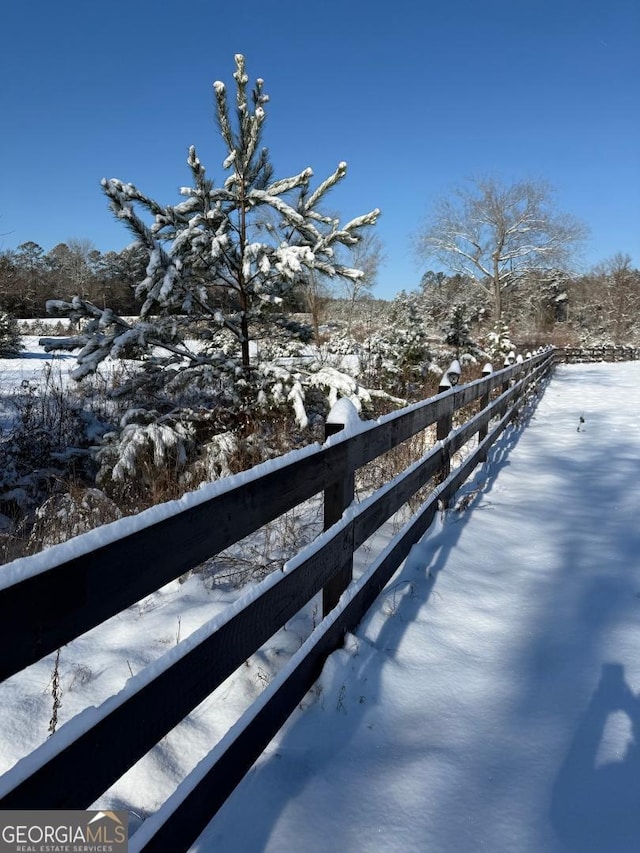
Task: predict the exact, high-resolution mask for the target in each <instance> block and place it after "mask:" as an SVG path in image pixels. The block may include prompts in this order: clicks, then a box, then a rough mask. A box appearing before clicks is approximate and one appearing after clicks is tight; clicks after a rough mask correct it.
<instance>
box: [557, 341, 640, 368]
mask: <svg viewBox="0 0 640 853" xmlns="http://www.w3.org/2000/svg"><path fill="white" fill-rule="evenodd" d="M639 358H640V349H639V348H638V347H632V346H613V345H611V346H599V347H564V348H563V349H560V350H557V359H558V361H565V362H568V363H570V364H575V363H576V362H592V361H636V360H638V359H639Z"/></svg>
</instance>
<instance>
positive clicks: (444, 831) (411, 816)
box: [0, 360, 640, 853]
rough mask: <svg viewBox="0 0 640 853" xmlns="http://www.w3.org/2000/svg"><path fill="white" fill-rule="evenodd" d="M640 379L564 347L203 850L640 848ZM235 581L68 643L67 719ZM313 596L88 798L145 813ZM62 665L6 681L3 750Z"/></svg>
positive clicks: (39, 719)
mask: <svg viewBox="0 0 640 853" xmlns="http://www.w3.org/2000/svg"><path fill="white" fill-rule="evenodd" d="M26 361H28V360H21V361H20V362H13V364H14V365H15V369H18V367H20V369H25V365H26ZM27 366H28V365H27ZM638 387H640V363H629V364H615V365H606V364H600V365H572V366H561V367H559V368H558V369H557V372H556V375H555V377H554V379H553V380H552V381H551V383H550V384H549V386H548V388H547V390H546V392H545V395H544V397H543V399H542V401H541V403H540V404H539V406H538V409H537V411H536V414H535V416H534V418H533V420H532V421H531V422H530V424H529V425H528V426H527V428H526V429H525V430H524V431H519V430H518V429H512V430H510V431H508V432H507V433H506V434H505V435H504V436H503V437H502V438H501V439H500V441H499V442H498V445H497V446H496V447H495V448H494V450H493V451H492V453H491V455H490V458H489V461H488V463H487V465H486V466H485V467H484V468H482V469H478V471H477V473H476V476H475V480H474V481H473V482H472V483H470V484H468V485H467V486H466V487H465V488H464V489H463V491H462V493H461V495H459V498H458V501H457V505H456V508H455V509H452V510H451V511H449V512H448V513H447V514H446V515H445V516H444V517H441V518H440V519H439V520H438V523H437V524H436V525H435V526H434V528H433V529H432V530H431V531H430V533H429V534H428V535H427V536H426V537H425V539H424V540H423V541H422V542H421V543H420V545H419V546H417V547H416V548H415V549H414V550H413V552H412V554H411V555H410V557H409V559H408V560H407V562H406V564H405V566H404V567H403V568H402V569H401V571H400V572H399V573H398V574H397V575H396V576H395V577H394V578H393V579H392V581H391V583H390V584H389V586H388V588H387V589H386V590H385V592H384V593H383V594H382V595H381V597H380V598H379V600H378V603H377V605H376V606H375V607H374V608H373V609H372V611H371V612H370V614H369V616H368V617H367V619H366V621H365V622H364V623H363V625H361V626H360V628H359V629H358V630H357V632H356V634H355V635H354V636H350V637H348V638H347V643H346V646H345V648H344V649H343V650H341V651H339V652H337V653H335V654H334V655H332V656H331V658H330V659H329V661H328V662H327V665H326V666H325V669H324V672H323V675H322V678H321V680H320V684H319V687H318V690H316V691H312V692H311V693H310V694H309V695H308V696H307V698H306V699H305V701H304V702H303V708H302V709H301V710H299V711H297V712H296V713H295V714H294V715H293V716H292V718H291V719H290V721H289V723H288V724H287V726H286V727H285V729H284V730H283V731H282V732H281V733H280V735H279V736H278V737H277V739H276V740H275V741H274V742H273V743H272V745H271V746H270V747H269V749H268V750H267V752H266V753H265V755H264V756H263V757H262V758H261V759H260V760H259V762H258V763H257V765H256V767H255V768H254V770H253V771H252V772H251V773H250V774H249V775H248V777H247V778H246V779H245V780H244V782H243V783H242V784H241V785H240V786H239V788H238V789H237V790H236V792H235V793H234V794H233V795H232V797H231V798H230V800H229V801H228V802H227V804H226V805H225V806H224V807H223V809H222V811H221V812H220V813H219V815H218V816H217V817H216V819H215V820H214V821H213V822H212V824H211V825H210V827H209V828H208V829H207V830H206V831H205V832H204V833H203V835H202V836H201V838H200V839H199V841H198V842H197V843H196V844H195V845H194V847H193V850H194V851H200V853H204V851H216V853H227V851H228V853H235V851H238V853H240V851H242V853H253V851H256V853H257V851H262V850H269V851H298V850H305V851H322V853H324V851H327V852H328V851H331V853H333V851H336V850H340V851H354V853H355V851H358V853H360V851H389V850H391V851H398V853H400V851H402V853H405V851H414V850H415V851H429V853H432V851H433V853H458V851H460V853H463V851H464V853H473V851H476V850H482V849H486V850H489V851H491V853H503V851H504V853H507V851H509V853H512V851H518V853H520V851H525V853H527V851H531V853H538V851H542V850H545V851H553V853H555V851H557V853H560V851H576V853H578V851H579V852H580V853H583V852H584V853H595V851H607V853H608V851H612V853H616V851H632V850H633V851H637V850H638V849H640V786H639V785H638V779H639V778H640V755H639V753H638V740H639V738H640V631H639V630H638V629H639V628H640V531H639V530H638V521H637V520H638V518H639V517H640V481H639V478H638V474H639V473H640V428H639V426H638V425H639V424H640V395H638V393H637V389H638ZM581 417H582V418H583V419H584V421H583V422H581V421H580V418H581ZM237 595H238V592H237V590H235V589H232V588H225V587H224V586H216V585H209V584H204V583H203V579H202V577H200V576H196V577H192V578H190V579H189V580H188V581H187V582H186V583H184V584H179V583H178V582H174V583H173V584H169V585H168V586H167V587H165V588H164V589H163V590H160V591H159V592H158V593H155V594H154V595H152V596H150V597H149V598H148V599H145V600H144V601H143V602H140V603H139V604H138V605H136V606H135V607H132V608H129V609H128V610H127V611H125V612H124V613H122V614H120V615H119V616H117V617H115V618H114V619H112V620H109V622H107V623H105V625H104V626H101V627H100V628H98V629H96V630H95V631H92V632H90V633H89V634H87V635H85V636H84V637H82V638H80V639H79V640H78V641H76V642H74V643H72V644H70V645H69V646H67V647H65V648H64V649H63V650H62V653H61V659H60V672H61V685H62V708H61V709H60V712H59V723H60V724H63V723H64V722H65V721H68V720H70V719H71V718H72V717H73V715H74V714H75V713H78V712H79V711H81V710H82V709H83V708H86V707H90V706H91V705H97V704H99V703H100V702H102V701H103V700H104V699H105V698H106V697H108V696H109V695H111V694H113V693H114V692H117V691H118V690H119V689H121V687H122V686H124V684H125V683H126V682H127V680H128V679H129V678H130V676H131V674H136V673H138V672H139V671H140V670H141V669H142V668H143V667H144V666H146V665H147V664H148V663H150V662H152V661H153V660H156V659H157V658H159V657H160V656H161V655H162V654H163V653H164V652H165V651H166V650H167V649H169V648H171V647H172V646H174V645H175V644H176V642H177V640H178V639H184V638H186V637H187V636H188V635H189V634H190V633H192V631H194V630H195V629H196V628H198V627H199V626H200V625H201V624H202V623H203V622H205V621H206V620H208V619H210V618H212V617H214V616H215V615H216V614H217V613H219V612H220V611H221V610H222V609H223V608H224V607H226V606H228V604H229V603H231V602H232V601H233V600H234V598H236V597H237ZM314 608H315V609H314ZM317 618H318V616H317V602H312V603H311V605H310V606H309V607H308V608H306V609H305V611H304V612H303V613H301V614H299V616H298V617H296V618H295V619H294V620H292V621H291V622H290V623H289V624H288V625H287V627H286V630H283V631H281V632H279V634H278V635H277V636H276V637H275V638H274V640H273V641H272V642H270V643H269V645H268V647H267V648H265V649H263V650H262V651H261V652H259V653H258V654H257V655H255V656H254V657H253V658H252V659H251V660H250V661H248V662H247V666H246V667H243V668H242V669H243V670H246V671H241V672H239V673H237V674H236V675H235V676H234V677H232V678H231V679H229V680H228V682H227V683H225V684H224V685H223V686H222V687H221V688H220V689H219V690H218V691H216V693H215V694H214V695H213V696H212V697H211V698H210V699H208V700H207V701H206V702H204V703H203V704H202V705H201V706H199V707H198V708H197V709H196V710H195V711H194V713H193V714H192V715H190V717H189V718H188V719H187V720H186V721H185V722H184V723H183V724H182V725H181V726H179V727H178V728H177V729H176V730H174V732H172V733H171V734H170V735H169V736H168V737H167V738H165V739H164V740H163V742H162V743H161V744H160V745H159V746H158V747H157V748H156V749H155V750H153V751H152V752H151V753H150V755H149V756H147V757H146V758H145V759H143V760H142V761H141V762H139V763H138V764H137V765H136V766H135V767H134V768H132V770H131V771H130V772H129V773H127V774H126V776H125V777H123V779H122V780H121V781H120V782H118V783H117V784H116V785H115V786H114V787H113V789H111V791H110V792H109V793H108V794H107V795H105V797H103V798H101V800H100V802H99V804H97V805H99V806H100V807H103V806H108V807H111V808H114V807H116V808H126V809H129V811H130V814H131V817H132V824H133V826H132V828H135V826H136V825H137V824H139V823H140V821H142V820H143V819H144V818H145V817H146V816H148V815H150V814H151V813H153V812H154V811H155V810H156V809H157V808H158V807H159V806H160V804H161V803H162V801H163V800H164V799H165V798H166V797H167V796H168V795H169V794H170V793H171V791H172V790H173V789H174V788H175V785H176V784H177V783H178V781H179V780H180V779H181V778H182V777H183V776H184V774H185V773H188V772H189V770H190V769H191V768H192V767H193V766H194V765H195V764H196V763H197V761H199V760H200V759H201V758H202V757H203V756H205V755H206V753H207V751H208V750H209V749H211V747H212V746H213V745H214V744H215V743H216V741H217V740H218V739H219V738H220V737H221V735H222V734H223V733H224V731H226V729H227V728H228V727H229V725H231V724H232V723H233V721H234V720H235V719H237V717H238V715H239V714H240V713H242V711H243V709H244V708H245V707H246V706H247V704H248V703H249V702H250V701H251V700H252V699H253V698H255V697H256V696H257V695H258V694H259V693H260V692H261V690H262V689H263V687H264V685H265V684H266V683H268V682H269V681H270V680H271V678H272V677H273V673H274V672H275V671H276V670H278V669H279V668H280V666H281V662H282V660H284V659H286V658H287V657H289V656H290V655H291V654H292V653H294V652H295V651H296V649H297V648H298V647H299V645H300V644H301V643H302V641H303V639H304V637H306V636H307V635H308V633H309V631H310V630H311V628H312V627H313V624H314V623H315V622H316V621H317ZM52 665H53V656H50V657H49V658H47V659H45V660H43V661H41V662H40V663H39V664H36V665H34V666H33V667H30V668H29V669H28V670H27V671H26V672H25V673H22V674H20V675H17V676H14V677H13V678H11V679H9V680H8V681H6V682H5V683H4V684H3V685H0V771H6V770H8V769H9V768H10V767H11V766H12V765H13V764H14V763H15V761H17V760H18V759H19V758H20V757H22V756H24V755H26V754H27V753H28V752H29V751H30V750H31V749H33V748H34V747H35V746H37V744H39V743H42V742H43V741H45V740H46V737H47V726H48V722H49V718H50V716H51V695H50V683H49V682H50V677H51V670H52ZM134 846H135V842H134Z"/></svg>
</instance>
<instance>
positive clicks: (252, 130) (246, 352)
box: [48, 54, 380, 381]
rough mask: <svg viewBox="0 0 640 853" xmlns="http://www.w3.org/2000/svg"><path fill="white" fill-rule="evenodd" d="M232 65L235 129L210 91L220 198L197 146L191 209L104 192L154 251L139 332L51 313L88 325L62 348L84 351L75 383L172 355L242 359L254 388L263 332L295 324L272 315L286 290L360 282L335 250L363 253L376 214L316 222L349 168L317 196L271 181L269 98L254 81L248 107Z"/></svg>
mask: <svg viewBox="0 0 640 853" xmlns="http://www.w3.org/2000/svg"><path fill="white" fill-rule="evenodd" d="M235 64H236V71H235V73H234V75H233V76H234V78H235V83H236V116H235V122H234V123H232V121H231V118H230V114H229V105H228V101H227V91H226V87H225V85H224V84H223V83H221V82H219V81H218V82H216V83H214V91H215V100H216V107H217V120H218V126H219V130H220V134H221V137H222V140H223V142H224V145H225V148H226V151H227V156H226V158H225V160H224V163H223V168H224V170H225V171H227V172H228V173H229V174H228V177H227V178H226V180H225V181H224V184H223V185H222V186H221V187H215V186H214V184H213V181H211V180H210V179H209V178H207V176H206V174H205V169H204V167H203V166H202V164H201V162H200V160H199V158H198V156H197V154H196V150H195V148H194V147H193V146H192V147H191V148H190V149H189V156H188V158H187V163H188V165H189V168H190V169H191V174H192V177H193V186H190V187H183V188H182V189H181V194H182V195H183V196H185V200H184V201H183V202H181V203H179V204H177V205H175V206H171V205H165V206H163V205H160V204H158V203H157V202H156V201H154V200H153V199H151V198H148V197H147V196H145V195H144V194H143V193H142V192H140V191H139V190H138V189H137V188H136V187H135V186H133V184H129V183H123V182H122V181H120V180H117V179H115V178H112V179H110V180H106V179H105V180H103V181H102V187H103V190H104V192H105V193H106V195H107V196H108V198H109V200H110V206H111V208H112V210H113V211H114V213H115V215H116V216H117V217H118V218H119V219H121V220H122V221H123V222H124V223H125V225H126V226H127V227H128V228H129V229H130V230H131V231H132V233H133V234H134V236H135V238H136V241H137V243H138V244H139V245H142V246H144V247H145V248H146V249H147V251H148V253H149V265H148V267H147V270H146V277H145V279H144V280H143V281H142V282H140V284H139V285H138V286H137V289H136V295H137V296H138V298H139V299H141V300H142V307H141V310H140V317H139V319H138V320H137V321H136V322H134V323H130V322H127V321H125V320H124V319H123V318H121V317H118V316H116V315H115V314H114V313H113V312H111V311H109V310H108V309H107V310H103V309H99V308H97V306H95V305H92V304H90V303H87V302H86V301H84V300H82V299H81V298H79V297H75V298H74V299H73V300H72V302H70V303H67V302H61V301H58V300H54V301H52V302H50V303H49V304H48V307H49V310H50V311H52V312H53V313H67V314H69V313H71V314H72V315H73V316H74V317H75V318H82V317H85V318H88V319H89V320H90V323H89V325H88V326H87V327H86V328H85V329H84V331H83V334H82V335H79V336H77V337H76V338H75V339H70V340H68V341H67V342H66V347H67V348H73V347H75V348H79V347H80V346H82V349H81V351H80V353H79V355H78V357H77V359H78V363H77V367H76V369H75V371H74V373H73V375H74V377H75V378H78V379H79V378H81V377H82V376H84V375H86V374H87V373H90V372H92V371H94V370H95V369H96V367H97V365H98V364H99V362H100V361H102V360H103V359H104V358H105V357H106V356H107V355H109V354H112V355H117V354H118V353H119V352H120V351H122V350H123V349H124V348H125V347H130V346H131V345H133V346H134V347H136V348H142V349H143V350H145V351H148V350H149V349H150V348H151V347H161V348H164V350H165V351H167V352H168V356H167V360H168V361H170V362H172V363H173V364H175V363H176V356H177V357H179V358H181V359H184V360H185V362H186V363H188V364H191V365H201V364H203V363H205V362H207V363H209V364H213V365H218V366H220V365H221V364H222V363H223V362H225V363H228V360H229V358H230V357H231V358H233V357H234V355H235V353H234V350H235V351H236V352H237V354H238V355H239V357H240V361H241V365H242V368H243V369H244V370H243V374H244V379H245V381H246V379H247V378H248V368H249V367H250V365H251V353H252V351H251V348H250V341H251V338H252V336H253V335H255V334H256V332H257V330H258V329H259V328H260V326H261V324H264V323H265V322H267V323H268V324H269V326H270V328H271V332H270V334H271V336H273V334H275V333H276V332H278V331H279V330H282V329H285V330H286V329H287V326H288V325H290V324H288V323H287V319H286V317H285V316H284V315H282V314H278V312H277V309H276V308H274V306H277V305H278V304H279V303H281V302H282V298H283V296H285V295H286V293H287V291H289V290H290V289H291V288H292V287H293V286H294V285H296V284H299V283H300V282H304V280H305V278H306V277H308V276H310V275H311V274H313V272H314V271H315V272H317V273H320V274H321V275H325V276H328V277H329V278H334V277H338V278H342V279H354V278H358V277H360V276H361V275H362V273H361V272H359V271H358V270H354V269H350V268H348V267H347V266H345V265H343V264H341V263H340V262H339V260H338V256H337V254H336V249H337V248H338V247H339V246H340V245H342V246H346V247H350V246H354V245H355V244H357V243H358V242H359V241H360V239H361V229H362V228H364V227H365V226H368V225H372V224H374V223H375V221H376V219H377V217H378V215H379V213H380V211H379V210H373V211H371V212H370V213H367V214H365V215H364V216H359V217H357V218H355V219H352V220H351V221H350V222H348V223H347V224H345V225H340V222H339V220H338V219H335V218H332V217H330V216H327V215H324V214H323V213H321V212H319V210H318V205H319V203H320V202H321V201H322V200H323V199H324V197H325V196H326V194H327V192H328V191H329V190H330V189H331V188H332V187H334V186H335V185H336V184H337V183H338V182H339V181H340V180H342V178H344V176H345V174H346V164H345V163H340V164H339V165H338V168H337V169H336V171H335V172H334V173H333V174H332V175H330V176H329V177H328V178H327V179H326V180H325V181H323V182H322V183H321V184H320V185H319V186H318V187H317V189H315V190H314V191H311V190H310V188H309V180H310V178H311V177H312V175H313V172H312V170H311V169H309V168H307V169H305V170H304V171H303V172H300V174H298V175H294V176H293V177H289V178H284V179H282V180H273V179H272V166H271V163H270V160H269V152H268V150H267V149H266V148H264V147H262V134H263V127H264V122H265V104H266V103H267V101H268V100H269V99H268V96H267V95H266V94H265V93H264V91H263V81H262V80H261V79H257V80H256V83H255V87H254V88H253V91H252V93H251V98H250V100H251V103H250V101H249V98H248V95H247V84H248V82H249V78H248V76H247V74H246V71H245V60H244V57H243V56H242V55H240V54H238V55H236V57H235ZM234 124H235V126H234ZM136 204H137V205H139V206H140V208H141V209H142V210H143V211H144V212H145V213H146V214H150V215H151V217H152V218H153V222H152V224H151V225H147V224H146V222H145V221H144V220H143V218H142V217H141V216H139V215H138V213H137V212H136V210H135V205H136ZM229 335H230V336H231V339H232V340H231V343H230V341H229ZM187 338H188V339H190V340H193V339H194V338H198V339H199V343H198V346H197V347H195V348H194V347H193V346H192V345H190V344H189V343H188V342H187ZM233 342H235V346H234V344H233ZM48 343H49V344H50V345H51V346H53V345H54V344H53V342H52V341H51V342H48ZM158 363H159V362H158V359H157V358H156V359H154V364H155V365H156V366H157V365H158Z"/></svg>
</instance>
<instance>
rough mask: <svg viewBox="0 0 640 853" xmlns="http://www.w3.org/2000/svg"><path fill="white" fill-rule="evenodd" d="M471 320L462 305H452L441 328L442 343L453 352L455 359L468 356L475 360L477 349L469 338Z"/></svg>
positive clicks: (464, 306) (465, 307)
mask: <svg viewBox="0 0 640 853" xmlns="http://www.w3.org/2000/svg"><path fill="white" fill-rule="evenodd" d="M470 326H471V320H470V316H469V312H468V310H467V306H466V305H465V304H464V303H460V302H458V303H456V304H455V305H452V306H451V308H450V310H449V313H448V315H447V318H446V322H445V325H444V327H443V330H442V331H443V335H444V342H445V343H446V344H448V345H449V346H450V347H453V349H454V350H455V354H456V358H461V357H462V356H463V355H465V354H466V355H468V356H470V357H471V358H475V356H476V355H477V354H478V351H479V348H478V346H477V344H476V343H475V341H474V340H473V339H472V338H471V332H470Z"/></svg>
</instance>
